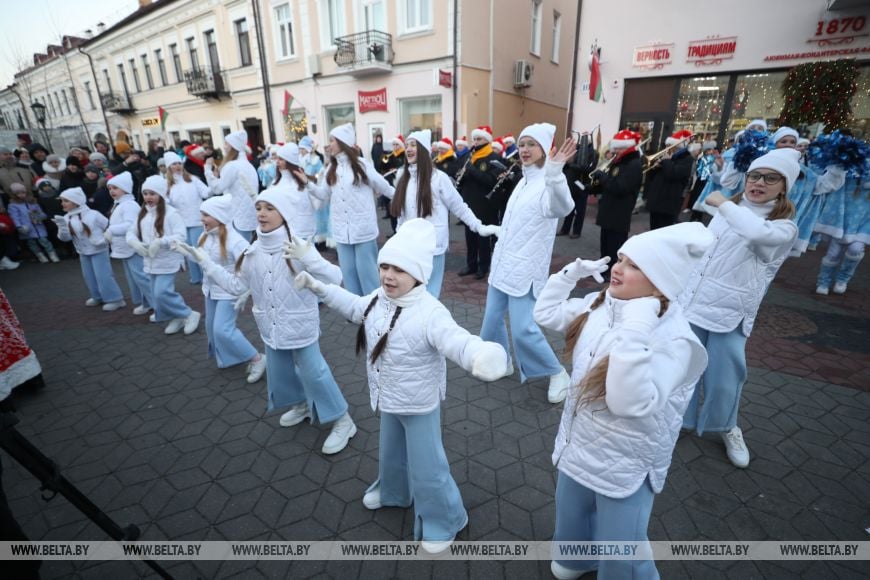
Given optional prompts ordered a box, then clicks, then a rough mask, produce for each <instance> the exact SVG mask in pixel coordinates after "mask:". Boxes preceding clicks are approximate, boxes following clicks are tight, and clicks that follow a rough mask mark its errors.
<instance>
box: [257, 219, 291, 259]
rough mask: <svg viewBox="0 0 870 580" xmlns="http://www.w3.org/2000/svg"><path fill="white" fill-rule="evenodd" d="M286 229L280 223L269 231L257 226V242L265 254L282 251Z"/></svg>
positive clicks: (286, 238) (285, 239) (285, 238)
mask: <svg viewBox="0 0 870 580" xmlns="http://www.w3.org/2000/svg"><path fill="white" fill-rule="evenodd" d="M288 240H289V238H288V237H287V229H286V228H285V227H284V226H283V225H280V226H278V227H277V228H275V229H274V230H272V231H271V232H264V231H263V230H261V229H260V226H257V243H258V244H259V245H260V248H262V249H263V251H264V252H266V253H267V254H275V253H277V252H283V251H284V242H286V241H288Z"/></svg>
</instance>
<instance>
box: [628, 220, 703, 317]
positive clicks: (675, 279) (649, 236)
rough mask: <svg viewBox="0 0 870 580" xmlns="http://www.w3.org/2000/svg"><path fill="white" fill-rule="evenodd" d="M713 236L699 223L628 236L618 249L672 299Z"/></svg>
mask: <svg viewBox="0 0 870 580" xmlns="http://www.w3.org/2000/svg"><path fill="white" fill-rule="evenodd" d="M714 241H715V237H714V236H713V234H712V233H710V230H708V229H707V228H706V227H704V226H703V225H702V224H701V223H699V222H684V223H681V224H676V225H673V226H668V227H665V228H659V229H656V230H650V231H648V232H644V233H642V234H638V235H636V236H632V237H630V238H629V239H628V241H627V242H625V243H624V244H622V247H621V248H619V251H618V252H617V253H618V254H622V255H624V256H627V257H628V258H629V259H631V261H632V262H634V263H635V264H637V266H638V268H640V270H641V271H642V272H643V273H644V275H645V276H646V277H647V278H649V281H650V282H652V284H653V285H654V286H655V287H656V288H658V290H659V292H661V293H662V294H664V295H665V296H666V297H667V298H668V300H672V301H673V300H676V299H677V298H678V297H679V295H680V294H681V293H682V291H683V287H684V286H685V285H686V281H687V280H688V279H689V276H690V275H691V274H692V272H694V270H695V267H696V266H697V265H698V264H699V263H700V261H701V258H702V257H703V256H704V254H705V253H706V251H707V249H708V248H709V247H710V246H711V245H712V244H713V242H714Z"/></svg>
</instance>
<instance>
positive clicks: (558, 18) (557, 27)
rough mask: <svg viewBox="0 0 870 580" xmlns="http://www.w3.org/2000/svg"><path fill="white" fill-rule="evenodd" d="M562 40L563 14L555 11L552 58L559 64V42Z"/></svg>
mask: <svg viewBox="0 0 870 580" xmlns="http://www.w3.org/2000/svg"><path fill="white" fill-rule="evenodd" d="M561 40H562V15H561V14H559V13H558V12H556V11H555V10H554V11H553V52H552V53H551V54H550V60H551V61H553V62H554V63H556V64H559V42H560V41H561Z"/></svg>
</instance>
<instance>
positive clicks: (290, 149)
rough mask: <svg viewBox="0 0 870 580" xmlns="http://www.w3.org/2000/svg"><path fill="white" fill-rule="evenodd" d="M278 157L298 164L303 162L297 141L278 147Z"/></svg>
mask: <svg viewBox="0 0 870 580" xmlns="http://www.w3.org/2000/svg"><path fill="white" fill-rule="evenodd" d="M278 157H280V158H281V159H283V160H284V161H287V162H288V163H292V164H293V165H296V166H299V165H301V164H302V162H301V161H300V159H299V145H297V144H296V143H285V144H284V145H281V146H280V147H278Z"/></svg>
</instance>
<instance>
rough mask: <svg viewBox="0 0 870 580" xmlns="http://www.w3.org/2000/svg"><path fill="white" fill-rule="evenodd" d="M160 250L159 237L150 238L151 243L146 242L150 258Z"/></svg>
mask: <svg viewBox="0 0 870 580" xmlns="http://www.w3.org/2000/svg"><path fill="white" fill-rule="evenodd" d="M158 252H160V238H154V239H153V240H151V243H150V244H148V255H149V256H151V257H152V258H153V257H154V256H156V255H157V253H158Z"/></svg>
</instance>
